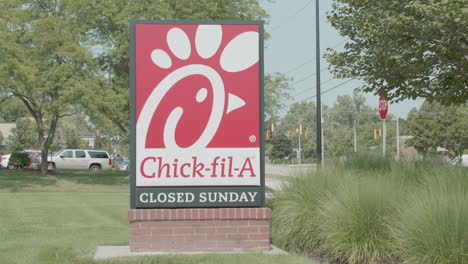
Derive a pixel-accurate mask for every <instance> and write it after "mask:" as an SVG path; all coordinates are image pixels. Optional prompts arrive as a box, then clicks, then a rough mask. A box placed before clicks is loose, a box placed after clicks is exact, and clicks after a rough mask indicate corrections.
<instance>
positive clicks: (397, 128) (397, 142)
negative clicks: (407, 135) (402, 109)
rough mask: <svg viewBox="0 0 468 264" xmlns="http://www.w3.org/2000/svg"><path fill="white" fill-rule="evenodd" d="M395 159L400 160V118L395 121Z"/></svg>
mask: <svg viewBox="0 0 468 264" xmlns="http://www.w3.org/2000/svg"><path fill="white" fill-rule="evenodd" d="M396 153H397V154H396V159H397V160H400V118H398V117H397V119H396Z"/></svg>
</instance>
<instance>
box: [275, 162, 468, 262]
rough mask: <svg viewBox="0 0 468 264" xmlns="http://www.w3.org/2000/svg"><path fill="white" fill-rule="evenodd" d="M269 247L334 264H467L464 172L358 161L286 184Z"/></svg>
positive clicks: (467, 203) (433, 165)
mask: <svg viewBox="0 0 468 264" xmlns="http://www.w3.org/2000/svg"><path fill="white" fill-rule="evenodd" d="M272 207H273V217H272V239H273V243H274V244H276V245H278V246H280V247H283V248H285V249H287V250H289V251H293V252H297V253H305V254H308V255H315V256H320V257H321V258H325V259H326V260H328V261H337V262H338V263H350V264H352V263H375V264H381V263H415V264H423V263H429V264H432V263H434V264H435V263H441V264H462V263H463V264H464V263H468V224H467V223H468V169H467V168H463V167H459V166H448V165H444V164H441V163H434V162H403V161H402V162H393V161H390V160H384V159H383V158H379V157H376V156H374V157H372V156H360V157H355V158H351V159H349V160H347V161H346V162H345V163H344V164H342V165H338V164H333V165H332V166H325V167H323V168H322V169H320V170H318V171H316V172H313V173H311V174H310V175H305V176H303V177H298V178H295V179H293V180H292V181H290V183H289V185H288V186H286V187H285V188H284V189H283V191H282V192H281V193H278V194H276V195H275V199H274V200H273V202H272Z"/></svg>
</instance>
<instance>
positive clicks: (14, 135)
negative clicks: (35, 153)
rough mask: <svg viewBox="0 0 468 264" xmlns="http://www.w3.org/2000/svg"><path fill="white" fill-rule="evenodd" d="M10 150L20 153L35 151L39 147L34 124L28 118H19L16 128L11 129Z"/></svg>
mask: <svg viewBox="0 0 468 264" xmlns="http://www.w3.org/2000/svg"><path fill="white" fill-rule="evenodd" d="M9 138H10V140H11V149H12V150H13V151H22V150H25V149H35V148H37V147H38V146H39V143H38V141H37V132H36V126H35V125H34V122H33V121H31V120H30V119H29V118H19V119H17V120H16V127H15V128H12V129H11V135H10V137H9Z"/></svg>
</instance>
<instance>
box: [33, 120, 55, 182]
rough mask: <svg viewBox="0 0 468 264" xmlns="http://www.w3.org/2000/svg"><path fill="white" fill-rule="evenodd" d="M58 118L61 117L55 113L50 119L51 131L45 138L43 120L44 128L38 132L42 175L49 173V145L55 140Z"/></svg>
mask: <svg viewBox="0 0 468 264" xmlns="http://www.w3.org/2000/svg"><path fill="white" fill-rule="evenodd" d="M58 119H59V117H58V114H57V113H54V114H53V115H52V118H51V120H50V127H49V133H48V135H47V138H46V139H45V140H44V126H43V125H42V120H41V127H42V130H41V131H40V132H38V133H39V136H40V140H41V141H40V143H41V174H42V175H47V168H48V165H49V164H48V162H49V147H50V145H52V142H53V141H54V136H55V129H56V128H57V122H58Z"/></svg>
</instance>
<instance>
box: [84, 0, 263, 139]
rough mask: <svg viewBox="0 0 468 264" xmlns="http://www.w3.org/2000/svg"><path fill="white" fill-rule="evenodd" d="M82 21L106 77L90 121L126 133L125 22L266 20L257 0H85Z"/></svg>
mask: <svg viewBox="0 0 468 264" xmlns="http://www.w3.org/2000/svg"><path fill="white" fill-rule="evenodd" d="M79 2H81V3H83V4H84V5H87V6H88V7H89V8H87V9H86V10H87V17H86V23H87V24H88V25H89V26H90V31H89V32H90V34H92V36H93V39H94V40H95V41H96V43H98V44H99V45H100V46H101V47H102V49H101V51H102V52H101V53H100V54H99V58H98V60H99V66H100V69H101V71H102V72H104V73H105V74H106V76H107V79H106V81H103V82H102V83H101V84H100V89H99V91H97V92H96V94H95V98H96V100H94V101H92V102H89V104H88V105H87V109H88V114H89V115H90V117H91V119H92V120H93V121H94V120H103V119H108V120H111V121H112V123H113V124H114V125H115V126H116V127H118V128H119V129H120V130H121V131H122V134H123V135H127V136H128V133H129V127H130V124H129V118H128V117H129V104H128V102H129V101H128V96H129V89H128V83H129V21H130V20H132V19H162V20H169V19H182V20H187V19H197V20H223V19H228V20H250V19H253V20H266V19H267V18H268V14H267V13H266V12H265V10H263V9H262V8H261V7H260V4H259V1H258V0H230V1H218V0H205V1H199V0H185V1H178V0H161V1H157V2H156V3H155V2H154V1H147V0H134V1H129V0H102V1H94V0H85V1H79Z"/></svg>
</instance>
